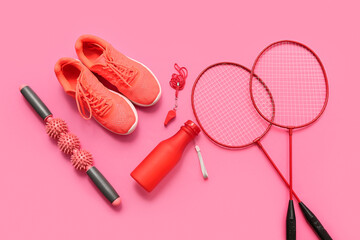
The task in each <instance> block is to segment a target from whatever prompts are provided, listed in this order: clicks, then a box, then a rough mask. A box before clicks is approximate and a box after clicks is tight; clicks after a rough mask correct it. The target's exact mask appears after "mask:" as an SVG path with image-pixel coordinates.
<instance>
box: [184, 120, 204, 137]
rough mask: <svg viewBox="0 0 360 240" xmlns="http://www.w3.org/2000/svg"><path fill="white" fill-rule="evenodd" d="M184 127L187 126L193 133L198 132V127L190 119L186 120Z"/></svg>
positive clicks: (196, 133)
mask: <svg viewBox="0 0 360 240" xmlns="http://www.w3.org/2000/svg"><path fill="white" fill-rule="evenodd" d="M185 127H187V128H189V129H190V130H191V131H192V132H193V133H194V134H195V135H198V134H199V133H200V128H199V127H198V126H197V125H196V124H195V123H194V122H193V121H191V120H187V121H186V123H185Z"/></svg>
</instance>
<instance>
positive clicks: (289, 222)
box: [286, 200, 296, 240]
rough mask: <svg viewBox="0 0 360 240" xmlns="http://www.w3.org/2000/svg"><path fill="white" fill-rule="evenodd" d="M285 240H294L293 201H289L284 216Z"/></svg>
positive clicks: (294, 219)
mask: <svg viewBox="0 0 360 240" xmlns="http://www.w3.org/2000/svg"><path fill="white" fill-rule="evenodd" d="M286 240H296V217H295V210H294V202H293V200H289V206H288V211H287V215H286Z"/></svg>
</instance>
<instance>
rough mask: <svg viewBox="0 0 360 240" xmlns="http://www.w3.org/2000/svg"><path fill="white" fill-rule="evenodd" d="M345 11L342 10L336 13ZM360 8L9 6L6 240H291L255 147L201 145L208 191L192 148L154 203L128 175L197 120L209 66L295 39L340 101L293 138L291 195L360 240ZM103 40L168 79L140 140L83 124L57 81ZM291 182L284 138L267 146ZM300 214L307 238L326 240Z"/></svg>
mask: <svg viewBox="0 0 360 240" xmlns="http://www.w3.org/2000/svg"><path fill="white" fill-rule="evenodd" d="M334 2H338V3H334ZM358 10H359V4H358V1H345V0H343V1H313V0H312V1H227V0H223V1H217V2H216V3H213V2H212V1H202V2H200V1H176V2H173V3H171V1H162V2H161V1H143V2H137V1H106V0H102V1H73V0H72V1H68V0H65V1H56V2H54V1H36V0H35V1H22V2H19V1H6V2H4V3H3V4H2V7H1V10H0V11H1V12H0V22H1V32H2V33H1V46H2V50H1V60H0V61H1V62H0V66H1V73H2V76H1V79H2V81H1V86H2V93H1V112H2V117H1V120H0V121H1V122H0V131H1V136H2V137H1V140H0V141H1V142H0V146H1V152H2V157H1V160H2V161H1V170H2V173H1V174H0V189H1V198H0V239H88V240H91V239H157V240H161V239H274V240H278V239H285V214H286V208H287V202H288V192H287V189H286V188H285V187H284V185H283V183H282V182H281V180H280V178H279V177H278V176H277V175H276V174H275V172H274V170H273V169H272V168H271V167H270V165H269V164H268V162H267V161H266V159H265V157H264V156H263V154H262V153H261V152H260V151H259V149H257V147H255V146H254V147H250V148H247V149H244V150H238V151H228V150H225V149H221V148H219V147H217V146H215V145H214V144H212V143H211V142H210V141H209V140H208V139H207V138H206V137H205V135H200V136H199V138H198V140H197V143H198V144H199V145H200V147H201V149H202V152H203V156H204V159H205V164H206V167H207V169H208V172H209V176H210V177H209V180H208V181H204V180H203V179H202V177H201V173H200V168H199V163H198V160H197V157H196V153H195V151H194V150H193V148H192V146H189V147H188V148H187V150H186V151H185V153H184V156H183V159H182V161H181V163H180V164H179V165H178V166H177V167H176V168H175V169H174V170H173V171H172V172H171V174H169V175H168V176H167V177H166V179H164V181H163V182H162V183H161V184H160V185H159V186H158V188H157V189H156V190H155V191H154V192H152V193H151V194H148V193H146V192H144V191H143V190H142V189H141V188H139V187H138V186H137V184H136V183H135V182H134V181H133V180H132V178H131V177H130V172H131V171H132V170H133V169H134V168H135V167H136V166H137V164H138V163H139V162H140V161H141V160H142V159H143V158H144V157H145V156H146V155H147V154H148V153H149V152H150V151H151V150H152V149H153V148H154V147H155V146H156V144H157V143H158V142H160V141H161V140H163V139H165V138H167V137H169V136H171V135H172V134H174V133H175V132H176V131H177V130H178V128H179V127H180V125H182V124H183V123H184V122H185V121H186V120H188V119H194V116H193V114H192V110H191V105H190V92H191V87H192V83H193V82H194V80H195V78H196V76H197V75H198V74H199V73H200V71H202V70H203V69H204V68H205V67H206V66H208V65H210V64H213V63H216V62H219V61H234V62H238V63H240V64H243V65H245V66H248V67H251V65H252V63H253V61H254V59H255V57H256V56H257V54H258V53H259V52H260V51H261V50H262V49H263V48H264V47H265V46H267V45H268V44H270V43H271V42H274V41H277V40H281V39H292V40H297V41H300V42H303V43H305V44H306V45H308V46H309V47H310V48H312V49H314V51H315V52H316V53H317V54H318V55H319V56H320V58H321V59H322V62H323V64H324V66H325V68H326V70H327V74H328V78H329V84H330V99H329V104H328V107H327V109H326V111H325V113H324V115H323V117H322V118H321V119H320V121H318V122H317V123H316V124H314V125H312V126H311V127H310V128H307V129H304V130H301V131H297V132H296V133H294V189H295V190H296V191H297V192H298V194H299V196H300V197H301V198H302V200H303V201H304V202H305V203H306V204H307V205H308V207H309V208H310V209H311V210H313V211H314V213H315V214H316V215H317V216H318V218H319V219H320V220H321V221H322V223H323V224H324V226H325V227H326V228H327V230H328V231H329V233H330V234H331V236H332V237H333V238H334V239H358V238H359V235H358V227H359V213H360V208H359V204H358V199H359V197H360V193H359V184H358V183H359V180H360V174H359V170H360V162H359V157H358V155H359V154H358V150H359V144H358V135H359V134H360V127H359V116H360V112H359V100H360V94H359V88H360V81H359V76H358V74H357V70H358V69H359V66H360V65H359V64H360V62H359V54H360V47H359V43H360V33H359V22H360V15H359V11H358ZM85 33H91V34H95V35H98V36H100V37H102V38H104V39H106V40H108V41H109V42H110V43H112V44H113V45H114V46H115V47H116V48H117V49H118V50H120V51H121V52H123V53H124V54H126V55H128V56H130V57H131V58H134V59H137V60H139V61H141V62H143V63H145V64H146V65H147V66H148V67H149V68H150V69H152V71H153V72H154V73H155V74H156V75H157V77H158V78H159V80H160V82H161V85H162V88H163V95H162V98H161V100H160V102H159V103H158V104H157V105H156V106H154V107H152V108H147V109H144V108H138V113H139V125H138V128H137V129H136V131H135V132H134V133H133V134H132V135H130V136H125V137H124V136H117V135H114V134H112V133H110V132H107V131H106V130H104V129H103V128H102V127H100V126H99V125H98V124H97V123H96V122H95V121H94V120H90V121H85V120H83V119H82V118H81V117H80V115H79V114H78V112H77V108H76V105H75V102H74V100H73V99H71V98H70V97H68V96H66V94H65V93H64V92H63V90H62V88H61V86H60V85H59V83H58V81H57V79H56V78H55V75H54V73H53V66H54V64H55V62H56V61H57V59H59V58H60V57H64V56H69V57H76V55H75V50H74V43H75V40H76V39H77V37H79V36H80V35H81V34H85ZM175 62H176V63H179V64H180V65H184V66H186V67H187V68H188V70H189V77H188V80H187V85H186V88H185V90H183V91H182V92H180V100H179V111H178V117H177V118H176V120H175V121H174V122H172V123H171V125H170V126H169V127H168V128H164V126H163V120H164V118H165V115H166V113H167V111H168V110H170V109H171V108H172V106H173V102H174V91H173V90H172V89H170V87H169V85H168V81H169V79H170V76H171V74H172V73H173V71H174V70H173V64H174V63H175ZM23 83H26V84H29V85H30V86H31V87H32V88H33V89H34V90H35V91H36V92H37V93H38V94H39V95H40V96H41V97H42V99H43V100H44V101H45V102H46V103H47V105H48V106H49V108H50V109H51V110H52V111H53V113H54V115H55V116H58V117H61V118H63V119H65V120H66V121H67V122H68V123H69V126H70V129H71V131H72V132H74V133H76V134H77V135H78V136H79V137H80V139H81V143H82V145H83V147H84V148H85V149H87V150H89V151H90V152H91V153H92V154H93V155H94V157H95V163H96V166H97V167H98V168H99V169H100V170H101V171H102V172H103V174H104V175H105V176H106V177H107V178H108V179H109V181H110V182H111V183H112V184H113V185H114V187H115V188H116V189H117V190H118V192H119V194H120V195H121V197H122V200H123V204H122V206H121V207H120V208H119V209H116V210H115V209H114V208H112V207H111V206H110V205H109V204H108V203H107V201H106V200H105V199H104V198H103V197H102V196H101V195H100V194H99V193H98V191H97V190H96V189H95V188H94V186H93V185H92V184H91V183H90V181H89V179H88V178H87V177H86V175H83V174H81V173H78V172H77V171H75V170H74V169H73V167H72V166H71V164H69V161H68V160H67V159H66V158H65V157H64V155H63V154H62V153H61V152H60V151H59V150H58V149H57V146H56V144H55V143H54V142H53V141H52V140H50V139H49V138H48V136H47V135H46V134H45V132H44V126H43V123H42V122H41V120H40V119H39V117H38V116H36V115H35V113H34V112H33V111H32V110H31V109H30V107H29V105H28V104H27V103H26V102H25V101H24V99H23V97H22V96H21V94H20V93H19V91H18V87H19V85H20V84H23ZM263 144H264V146H265V147H266V148H267V150H268V151H269V153H270V154H271V155H272V156H273V158H274V160H275V161H276V163H277V164H278V165H279V167H280V169H281V170H282V171H283V173H284V174H285V175H286V176H287V174H288V171H287V168H288V161H287V154H288V150H287V133H286V131H283V130H282V129H276V128H273V129H272V130H271V131H270V133H269V134H268V135H267V136H266V137H265V139H264V141H263ZM296 211H297V223H298V224H297V229H298V230H297V236H298V239H299V240H310V239H317V238H316V236H315V234H314V233H313V232H312V230H311V229H310V227H309V226H308V225H307V224H306V222H305V220H304V218H303V216H302V214H301V213H300V209H299V208H298V207H297V206H296Z"/></svg>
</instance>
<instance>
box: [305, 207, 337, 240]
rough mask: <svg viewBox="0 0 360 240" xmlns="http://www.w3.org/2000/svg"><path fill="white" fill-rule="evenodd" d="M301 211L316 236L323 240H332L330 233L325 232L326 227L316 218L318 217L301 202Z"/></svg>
mask: <svg viewBox="0 0 360 240" xmlns="http://www.w3.org/2000/svg"><path fill="white" fill-rule="evenodd" d="M299 206H300V209H301V211H302V213H303V214H304V216H305V218H306V220H307V222H308V223H309V224H310V225H311V227H312V228H313V229H314V231H315V232H316V234H317V235H318V236H319V238H320V239H321V240H332V238H331V237H330V235H329V234H328V232H327V231H326V230H325V228H324V226H323V225H322V224H321V223H320V221H319V220H318V219H317V218H316V216H315V215H314V214H313V213H312V212H311V211H310V209H308V208H307V207H306V205H305V204H304V203H303V202H299Z"/></svg>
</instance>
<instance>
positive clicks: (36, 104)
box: [20, 86, 121, 206]
mask: <svg viewBox="0 0 360 240" xmlns="http://www.w3.org/2000/svg"><path fill="white" fill-rule="evenodd" d="M20 92H21V94H22V95H23V96H24V97H25V99H26V100H27V101H28V102H29V103H30V105H31V106H32V107H33V108H34V110H35V111H36V112H37V113H38V114H39V116H40V117H41V118H42V119H43V120H44V121H46V118H47V117H49V116H52V113H51V112H50V110H49V109H48V108H47V106H46V105H45V103H44V102H43V101H41V99H40V98H39V96H38V95H37V94H36V93H35V92H34V91H33V90H32V89H31V88H30V87H29V86H21V87H20ZM86 174H87V175H88V176H89V177H90V179H91V180H92V181H93V183H94V184H95V185H96V187H97V188H98V189H99V190H100V191H101V192H102V194H104V196H105V197H106V198H107V199H108V200H109V201H110V202H111V203H112V205H113V206H118V205H120V202H121V200H120V197H119V195H118V193H117V192H116V191H115V189H114V188H113V187H112V186H111V184H110V183H109V182H108V180H106V178H105V177H104V176H103V175H102V174H101V173H100V171H99V170H98V169H97V168H96V167H94V166H91V167H90V168H89V169H88V170H87V171H86Z"/></svg>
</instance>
